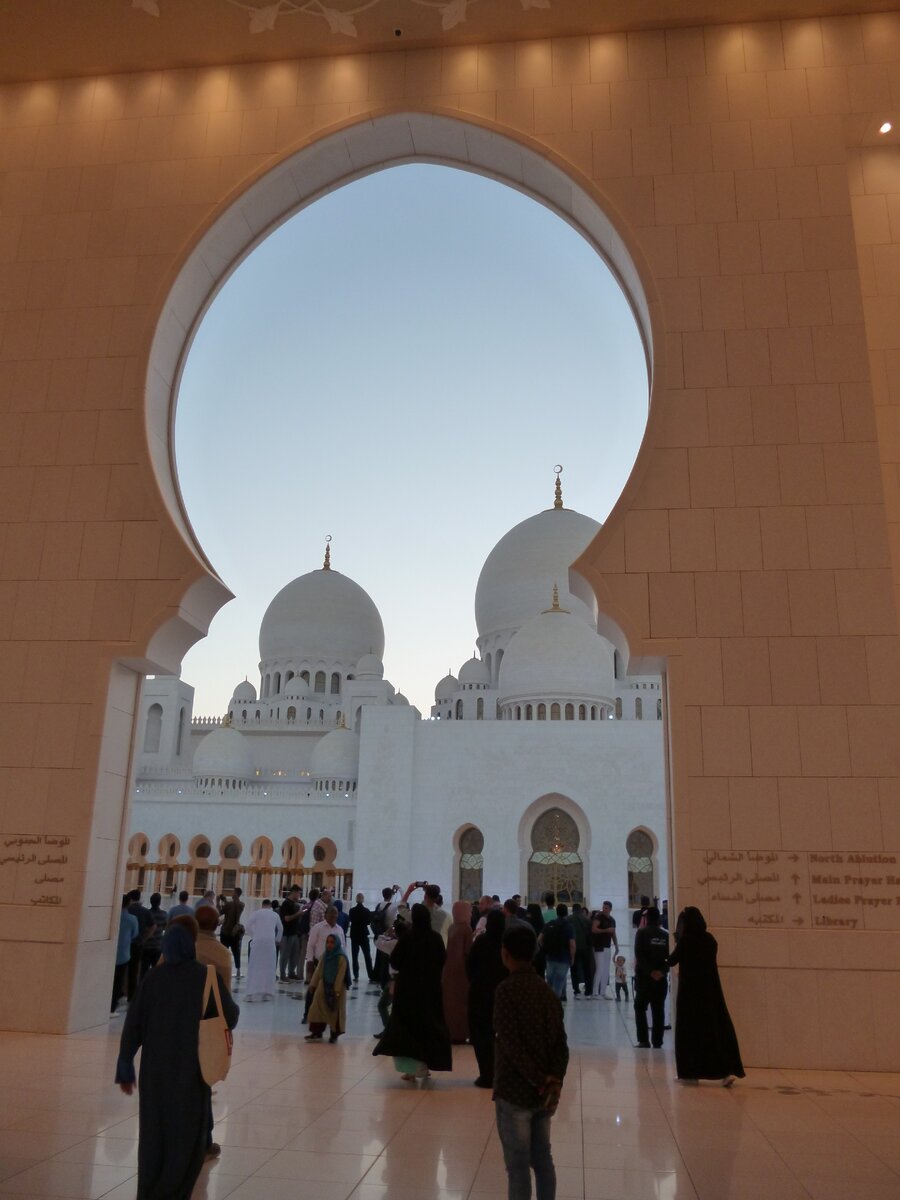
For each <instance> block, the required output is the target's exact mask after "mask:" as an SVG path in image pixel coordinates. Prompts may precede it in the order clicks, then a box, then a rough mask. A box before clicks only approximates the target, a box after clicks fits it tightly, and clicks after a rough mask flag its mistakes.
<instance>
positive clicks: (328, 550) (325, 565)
mask: <svg viewBox="0 0 900 1200" xmlns="http://www.w3.org/2000/svg"><path fill="white" fill-rule="evenodd" d="M322 570H323V571H330V570H331V534H330V533H327V534H326V535H325V561H324V562H323V563H322Z"/></svg>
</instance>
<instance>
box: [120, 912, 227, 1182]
mask: <svg viewBox="0 0 900 1200" xmlns="http://www.w3.org/2000/svg"><path fill="white" fill-rule="evenodd" d="M187 922H190V924H187ZM191 925H192V926H193V928H191V927H190V926H191ZM196 936H197V925H196V922H194V921H193V920H192V918H190V917H182V918H181V921H179V922H177V923H176V924H173V925H172V927H171V928H169V929H167V930H166V933H165V935H164V937H163V942H162V961H161V962H160V963H159V964H158V965H157V966H156V967H155V968H154V969H153V970H152V971H148V973H147V975H146V977H145V978H144V980H143V981H142V982H141V985H140V987H139V988H138V991H137V993H136V995H135V998H134V1000H133V1001H132V1003H131V1006H130V1007H129V1009H128V1015H127V1017H126V1018H125V1025H124V1027H123V1029H122V1037H121V1040H120V1043H119V1058H118V1062H117V1064H116V1077H115V1081H116V1083H117V1084H118V1086H119V1088H120V1089H121V1090H122V1091H123V1092H124V1093H125V1095H126V1096H130V1095H132V1094H133V1092H134V1086H135V1070H134V1059H135V1055H136V1054H137V1052H138V1050H140V1051H141V1075H140V1082H139V1083H138V1095H139V1097H140V1107H139V1110H138V1161H137V1171H138V1175H137V1195H138V1197H139V1200H190V1196H191V1193H192V1192H193V1189H194V1184H195V1183H196V1182H197V1178H198V1176H199V1175H200V1171H201V1169H202V1167H203V1161H204V1158H205V1157H206V1155H207V1149H208V1147H209V1144H210V1137H211V1132H210V1131H211V1124H210V1119H211V1111H212V1109H211V1104H212V1091H211V1088H210V1087H209V1084H207V1083H205V1082H204V1079H203V1076H202V1075H201V1073H200V1060H199V1056H198V1042H199V1037H200V1020H201V1018H202V1017H204V1016H212V1015H213V1012H214V1001H213V999H212V997H211V998H210V1007H209V1008H207V1011H206V1013H204V1012H203V993H204V988H205V987H206V978H207V969H206V967H204V966H202V965H201V964H200V963H198V962H197V958H196V947H195V939H196ZM219 984H220V987H219V995H220V997H221V1001H222V1014H223V1016H224V1017H225V1021H226V1023H227V1025H228V1028H229V1029H234V1027H235V1025H237V1022H238V1017H239V1016H240V1009H239V1008H238V1006H237V1005H236V1004H235V1002H234V1001H233V1000H232V998H231V995H230V993H229V991H228V989H227V988H226V987H225V981H224V980H223V979H221V978H220V980H219Z"/></svg>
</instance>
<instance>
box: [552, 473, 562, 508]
mask: <svg viewBox="0 0 900 1200" xmlns="http://www.w3.org/2000/svg"><path fill="white" fill-rule="evenodd" d="M553 470H554V473H555V474H556V499H555V500H554V501H553V507H554V508H562V506H563V502H562V483H561V482H560V478H559V477H560V475H562V463H557V464H556V466H555V467H554V468H553Z"/></svg>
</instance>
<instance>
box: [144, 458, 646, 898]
mask: <svg viewBox="0 0 900 1200" xmlns="http://www.w3.org/2000/svg"><path fill="white" fill-rule="evenodd" d="M599 528H600V525H599V523H598V522H597V521H595V520H593V519H592V518H591V517H588V516H585V515H583V514H582V513H578V512H575V511H573V510H572V509H568V508H565V507H564V505H563V500H562V491H561V487H560V482H559V476H558V473H557V484H556V498H555V502H554V504H553V506H552V507H551V508H549V509H546V510H545V511H543V512H539V513H537V514H536V515H534V516H532V517H529V518H528V519H527V520H524V521H522V522H521V523H520V524H519V525H516V526H515V528H513V529H511V530H510V531H509V532H508V533H507V534H506V535H505V536H504V537H502V538H501V539H500V541H499V542H498V543H497V545H496V546H495V547H494V549H493V550H492V551H491V553H490V554H489V555H488V558H487V560H486V562H485V564H484V567H483V568H482V571H481V575H480V577H479V579H478V586H477V589H476V593H475V618H476V623H477V627H478V641H477V647H478V655H479V656H478V657H475V658H470V659H469V660H468V661H467V662H465V663H463V665H462V666H461V667H460V669H459V672H458V674H456V675H453V674H448V675H446V676H445V677H444V678H443V679H441V680H440V682H439V683H438V684H437V687H436V688H435V697H434V705H433V707H432V709H431V713H430V715H429V717H423V716H422V714H421V713H420V712H419V711H418V710H417V709H416V708H414V707H412V706H411V705H410V704H409V702H408V700H407V699H406V697H405V696H403V694H402V693H401V692H399V691H397V690H396V689H395V688H394V687H393V685H392V684H391V683H389V682H388V681H387V680H386V679H385V678H384V667H383V665H382V661H381V660H382V655H383V653H384V627H383V625H382V621H381V617H380V615H379V613H378V609H377V608H376V606H375V604H374V602H373V601H372V599H371V598H370V596H369V595H368V594H367V593H366V592H365V591H364V590H363V589H362V588H361V587H360V586H359V584H357V583H355V582H354V581H353V580H352V579H350V578H348V577H347V576H346V575H343V574H341V573H340V572H339V571H337V570H334V569H333V568H332V566H331V553H330V547H327V548H326V552H325V561H324V564H323V566H322V568H321V569H320V570H315V571H310V572H309V573H308V574H305V575H301V576H299V577H298V578H297V579H294V580H293V581H292V582H291V583H289V584H288V585H287V586H286V587H284V588H282V589H281V591H280V592H279V593H278V594H277V595H276V596H275V598H274V599H273V600H272V602H271V604H270V605H269V607H268V609H267V610H266V613H265V615H264V617H263V620H262V625H261V626H260V631H259V657H260V662H259V677H260V684H259V688H258V689H257V688H256V687H255V686H254V685H253V684H252V683H249V682H247V681H246V680H245V681H244V682H242V683H239V684H238V685H237V687H236V688H235V689H234V694H233V695H232V697H231V699H230V701H229V702H228V707H227V714H226V715H225V716H224V717H215V718H209V717H197V716H194V715H193V711H192V706H193V688H191V687H190V686H189V685H188V684H186V683H184V682H183V681H182V680H181V679H178V678H175V677H171V676H170V677H163V676H157V677H155V678H150V679H148V680H146V682H145V684H144V688H143V695H142V705H141V711H140V717H139V724H138V730H139V734H138V744H137V745H136V747H135V754H134V762H135V780H134V797H133V805H132V817H131V828H132V830H133V831H134V832H133V833H132V834H131V836H130V838H129V841H128V868H127V883H128V886H136V885H138V884H139V885H141V886H142V887H143V888H144V889H145V891H151V890H156V889H158V890H160V891H162V892H163V893H164V894H166V893H168V892H169V891H171V890H172V889H173V888H174V889H178V890H180V889H182V888H185V889H187V890H188V891H191V892H193V893H200V892H202V891H204V890H205V889H207V888H214V889H215V890H216V891H219V892H227V891H229V890H230V889H231V888H233V887H235V886H240V887H242V888H243V889H244V892H245V895H247V896H249V897H261V896H276V895H280V894H281V893H282V891H283V889H285V888H286V887H287V886H288V885H290V884H291V883H294V882H296V883H299V884H300V885H301V886H302V887H303V888H304V891H306V890H307V889H308V888H309V887H312V886H318V885H321V884H322V883H325V884H329V885H331V886H334V887H336V888H337V890H338V892H339V894H341V895H344V896H347V895H349V894H350V893H351V892H356V891H363V892H365V893H366V895H367V896H368V897H371V898H374V897H375V896H376V895H377V894H378V893H380V890H381V888H382V887H383V886H384V885H385V884H392V883H395V882H396V883H400V884H401V885H405V884H406V883H408V882H409V881H410V880H412V879H427V880H430V881H434V882H437V883H439V884H440V886H441V888H442V889H443V894H444V897H445V902H446V903H447V904H449V902H450V901H451V900H455V899H459V898H463V899H471V898H475V897H477V896H479V895H480V894H481V893H482V891H484V890H487V891H488V892H492V893H493V892H496V893H497V894H499V895H500V896H501V898H503V897H505V896H507V895H511V894H514V893H520V894H521V895H522V896H523V897H524V896H527V897H528V898H529V899H537V898H538V897H539V896H540V895H541V893H543V892H544V891H547V890H552V891H555V892H557V893H558V894H560V895H561V896H562V897H563V898H568V899H570V900H579V901H580V900H582V899H583V898H585V897H587V898H588V899H589V901H590V902H592V903H599V902H600V901H601V900H604V899H609V900H612V902H613V904H614V906H615V908H616V909H617V910H618V911H619V912H620V913H622V911H623V910H624V909H625V908H626V907H627V906H629V905H632V906H633V905H634V904H635V902H636V901H637V899H638V897H639V896H640V894H641V893H644V892H646V893H648V894H650V895H659V896H665V895H666V892H667V882H666V853H665V774H664V751H663V721H662V694H661V691H660V680H659V677H658V676H640V677H636V676H631V675H629V676H627V677H626V676H625V674H624V670H623V664H622V662H621V661H620V658H619V655H618V654H617V653H616V652H615V651H614V649H613V647H612V645H611V644H610V643H609V642H608V641H607V640H606V639H605V638H603V637H602V636H601V635H600V634H599V633H598V631H597V604H596V600H595V598H594V595H593V593H592V591H591V589H590V588H589V587H588V585H587V584H586V583H585V581H584V580H583V579H581V578H580V576H578V575H577V574H576V573H575V572H570V570H569V568H570V564H571V563H573V562H574V561H575V560H576V559H577V558H578V556H579V555H580V554H581V553H582V551H583V550H584V549H585V548H586V547H587V545H588V544H589V543H590V542H591V540H592V539H593V537H594V536H595V534H596V533H597V531H598V530H599Z"/></svg>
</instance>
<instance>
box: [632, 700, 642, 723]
mask: <svg viewBox="0 0 900 1200" xmlns="http://www.w3.org/2000/svg"><path fill="white" fill-rule="evenodd" d="M634 719H635V720H636V721H642V720H643V719H644V702H643V700H642V699H641V698H640V696H636V697H635V700H634Z"/></svg>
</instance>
